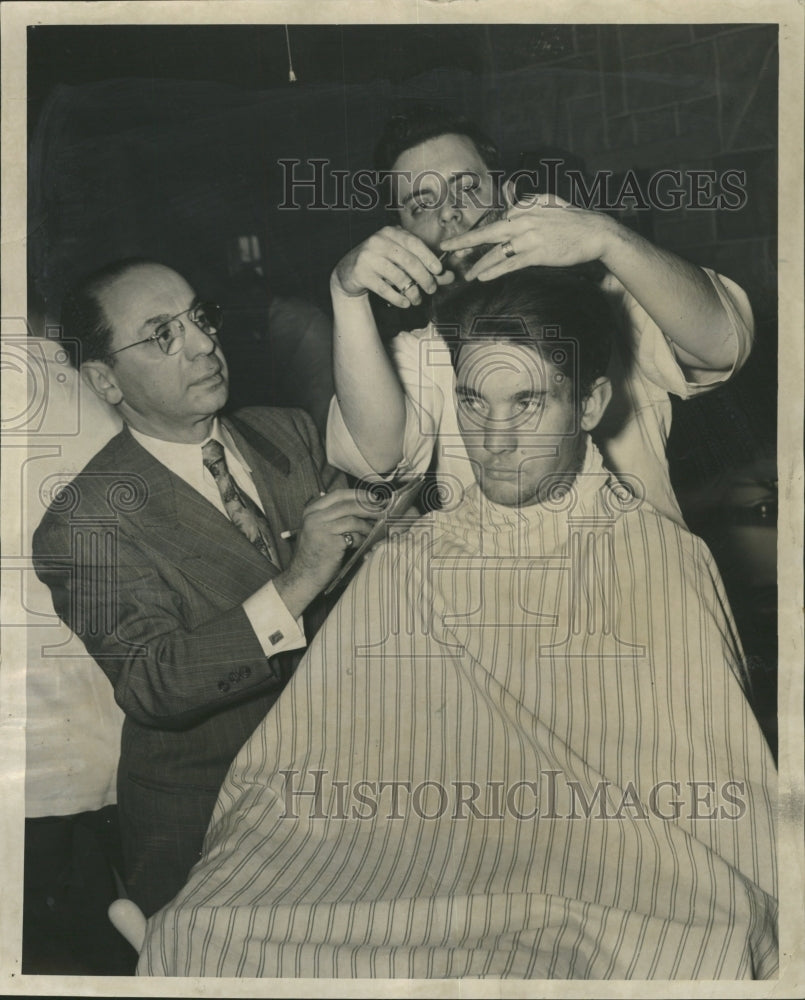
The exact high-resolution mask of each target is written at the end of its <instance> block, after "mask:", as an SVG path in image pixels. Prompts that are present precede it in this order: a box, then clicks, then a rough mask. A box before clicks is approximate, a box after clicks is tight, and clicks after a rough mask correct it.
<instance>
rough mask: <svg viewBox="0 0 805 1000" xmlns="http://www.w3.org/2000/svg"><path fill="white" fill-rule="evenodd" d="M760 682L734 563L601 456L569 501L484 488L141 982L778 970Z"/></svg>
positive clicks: (318, 703)
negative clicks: (730, 604)
mask: <svg viewBox="0 0 805 1000" xmlns="http://www.w3.org/2000/svg"><path fill="white" fill-rule="evenodd" d="M743 680H744V678H743V673H742V668H741V653H740V648H739V646H738V643H737V640H736V637H735V631H734V626H733V622H732V619H731V616H730V612H729V610H728V608H727V605H726V601H725V598H724V594H723V590H722V586H721V582H720V580H719V578H718V575H717V572H716V570H715V567H714V565H713V563H712V559H711V557H710V554H709V552H708V551H707V549H706V548H705V547H704V545H703V544H702V543H701V542H700V540H698V539H697V538H695V537H694V536H692V535H690V534H689V533H688V532H687V531H685V530H684V529H683V528H681V527H680V526H678V525H676V524H674V523H672V522H671V521H668V520H666V519H664V518H661V517H659V516H658V515H657V514H656V513H655V512H654V511H653V510H652V509H651V508H649V507H647V506H641V505H640V504H639V503H637V502H635V501H633V500H632V499H630V498H629V496H628V495H627V494H625V493H624V492H623V491H622V490H621V489H619V488H618V487H617V486H614V485H613V484H612V483H611V482H609V481H608V478H607V474H606V473H605V472H604V470H603V469H602V467H601V465H600V459H599V458H598V456H597V453H595V451H594V449H592V448H591V449H590V451H589V452H588V457H587V462H586V465H585V469H584V473H583V474H582V475H581V476H580V477H579V479H578V480H577V483H576V486H575V489H574V490H573V491H571V493H569V494H566V495H564V496H560V495H557V496H556V497H553V498H552V500H551V504H550V505H547V504H546V505H539V506H534V507H530V508H525V509H521V510H512V509H507V508H503V507H495V506H493V505H490V504H489V503H487V502H486V500H485V498H484V497H483V496H482V495H481V494H480V493H479V491H477V490H475V491H470V492H469V493H468V495H467V497H466V498H465V500H464V502H463V503H462V504H461V506H460V507H459V508H458V509H456V510H453V511H449V512H440V513H437V514H434V515H429V516H428V517H425V518H423V519H422V520H421V521H419V522H418V523H417V524H416V525H415V526H414V528H413V529H411V530H410V531H409V532H408V533H407V534H405V535H403V536H401V537H399V538H397V539H392V540H391V541H389V542H388V543H387V544H385V545H384V546H382V547H381V548H379V549H377V550H375V552H374V554H373V555H372V556H371V558H370V560H369V561H368V563H367V565H366V566H365V567H364V569H363V570H362V572H361V573H360V574H359V576H358V577H357V578H356V579H355V581H354V582H353V584H352V586H351V587H350V589H349V590H348V591H347V593H346V594H345V595H344V597H343V598H342V600H341V601H340V603H339V604H338V606H337V608H336V609H335V610H334V612H333V613H332V615H331V616H330V618H329V619H328V620H327V622H326V624H325V626H324V628H323V629H322V631H321V632H320V633H319V635H318V636H317V638H316V640H315V642H314V643H313V644H312V646H311V648H310V649H309V651H308V653H307V655H306V657H305V659H304V660H303V663H302V665H301V666H300V668H299V669H298V670H297V672H296V674H295V675H294V678H293V679H292V681H291V683H290V684H289V685H288V687H287V688H286V689H285V691H284V693H283V694H282V696H281V697H280V699H279V700H278V702H277V704H276V706H275V708H274V710H273V711H272V712H271V713H270V714H269V715H268V716H267V718H266V719H265V721H264V722H263V724H262V725H261V726H260V727H258V729H257V730H256V731H255V733H254V735H253V737H252V738H251V739H250V740H249V741H248V742H247V743H246V745H245V746H244V748H243V750H242V751H241V753H240V754H239V755H238V757H237V759H236V760H235V763H234V764H233V766H232V768H231V769H230V772H229V775H228V777H227V779H226V781H225V782H224V786H223V789H222V791H221V795H220V797H219V800H218V803H217V805H216V808H215V811H214V813H213V819H212V823H211V826H210V829H209V830H208V833H207V839H206V842H205V851H204V857H203V859H202V861H201V863H200V864H199V865H198V866H197V868H196V869H195V870H194V872H193V874H192V875H191V878H190V881H189V883H188V885H187V886H186V887H185V889H184V890H183V891H182V892H181V893H180V895H179V896H178V897H177V899H176V900H174V901H173V902H172V903H171V904H169V905H168V906H167V907H166V908H165V909H163V910H162V911H161V912H160V913H159V914H157V915H156V916H155V917H154V918H152V919H151V920H150V921H149V924H148V933H147V937H146V943H145V947H144V949H143V951H142V953H141V958H140V966H139V971H140V972H141V973H144V974H156V975H164V974H169V975H202V976H222V975H226V976H324V977H330V976H339V977H397V976H399V977H414V978H419V977H457V976H472V977H475V976H489V977H505V976H512V977H536V978H638V979H641V978H683V979H684V978H704V979H709V978H742V977H746V978H749V977H766V976H770V975H773V973H774V971H775V969H776V905H775V902H774V898H775V891H776V886H775V867H774V850H775V848H774V796H775V774H774V770H773V764H772V762H771V758H770V755H769V752H768V749H767V747H766V744H765V742H764V740H763V737H762V735H761V733H760V730H759V728H758V726H757V724H756V722H755V720H754V718H753V716H752V714H751V711H750V709H749V706H748V703H747V701H746V698H745V695H744V691H743V687H742V684H743ZM318 772H322V773H318ZM289 774H290V778H289ZM317 781H318V782H319V790H320V794H319V795H318V796H317V797H316V796H311V795H308V796H303V795H294V794H290V797H289V789H290V792H291V793H293V792H298V791H307V792H311V791H315V788H316V782H317ZM360 782H363V783H364V784H362V785H360V784H359V783H360ZM382 782H386V783H390V782H408V783H409V785H408V791H406V790H405V786H404V785H397V792H398V800H397V802H396V804H395V802H394V801H393V798H392V786H391V785H388V784H387V785H386V786H385V787H384V790H383V791H382V793H381V792H380V788H381V783H382ZM427 782H431V783H432V784H426V783H427ZM462 782H464V783H465V784H464V785H463V786H462V785H461V783H462ZM472 782H475V783H476V785H477V786H478V788H479V789H480V790H481V794H480V795H479V796H478V797H477V799H476V800H475V803H474V804H475V807H476V808H475V810H473V809H471V808H468V807H467V806H466V801H467V798H468V795H467V794H464V797H463V799H462V795H461V793H460V789H462V788H463V789H464V791H465V793H466V792H467V789H468V788H469V789H471V788H472V785H471V784H466V783H472ZM518 782H519V783H523V782H532V783H533V785H526V784H519V785H518ZM669 782H676V783H677V784H676V785H670V784H663V783H669ZM731 782H732V783H735V782H737V783H738V784H730V783H731ZM339 783H341V784H339ZM433 783H435V784H433ZM697 783H698V784H697ZM710 783H712V784H710ZM440 788H441V789H443V791H440V790H439V789H440ZM373 789H374V791H372V790H373ZM417 789H419V793H418V794H419V798H418V799H417ZM495 789H497V792H496V791H495ZM445 797H446V799H447V805H446V807H445V806H444V799H445ZM672 800H676V801H677V802H681V803H682V805H681V806H679V807H676V808H675V807H674V806H673V805H672ZM462 801H463V805H462ZM695 803H698V805H697V804H695ZM372 804H374V808H373V805H372ZM675 813H677V814H678V815H674V814H675ZM711 814H712V815H711ZM361 815H365V816H367V817H368V818H359V817H360V816H361ZM293 816H295V817H296V818H292V817H293Z"/></svg>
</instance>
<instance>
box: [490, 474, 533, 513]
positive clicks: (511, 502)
mask: <svg viewBox="0 0 805 1000" xmlns="http://www.w3.org/2000/svg"><path fill="white" fill-rule="evenodd" d="M478 485H479V486H480V487H481V492H482V493H483V495H484V496H485V497H486V499H487V500H489V501H490V502H491V503H496V504H500V506H501V507H528V506H530V505H531V504H534V503H537V496H536V493H535V491H534V490H533V489H531V490H529V489H523V488H522V487H521V485H520V484H519V483H518V482H517V480H514V481H513V482H501V481H500V480H493V479H489V478H488V477H484V478H482V479H479V480H478Z"/></svg>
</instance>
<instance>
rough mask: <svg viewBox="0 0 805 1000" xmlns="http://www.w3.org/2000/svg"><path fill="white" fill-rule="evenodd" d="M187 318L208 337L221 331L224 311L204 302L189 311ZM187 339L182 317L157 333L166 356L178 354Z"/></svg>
mask: <svg viewBox="0 0 805 1000" xmlns="http://www.w3.org/2000/svg"><path fill="white" fill-rule="evenodd" d="M186 315H187V318H188V319H189V320H190V321H191V322H192V323H195V324H196V326H198V328H199V329H200V330H203V331H204V333H206V334H207V335H208V336H212V335H216V334H218V333H219V332H220V330H221V319H222V310H221V307H220V306H218V305H216V304H215V303H214V302H202V303H200V304H199V305H197V306H195V307H194V308H193V309H190V310H188V312H187V314H186ZM184 338H185V326H184V323H183V322H182V320H181V317H179V316H176V317H174V318H173V319H172V320H170V321H169V322H168V323H164V324H163V325H162V326H160V327H159V328H158V329H157V331H156V341H157V343H158V344H159V346H160V347H161V348H162V350H163V351H164V352H165V354H176V353H177V352H178V351H180V350H181V347H182V344H183V343H184Z"/></svg>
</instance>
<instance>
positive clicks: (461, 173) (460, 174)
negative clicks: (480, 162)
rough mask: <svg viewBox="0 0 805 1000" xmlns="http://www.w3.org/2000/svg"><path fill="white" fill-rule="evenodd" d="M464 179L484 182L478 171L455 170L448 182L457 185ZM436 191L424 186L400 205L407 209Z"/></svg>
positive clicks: (406, 197)
mask: <svg viewBox="0 0 805 1000" xmlns="http://www.w3.org/2000/svg"><path fill="white" fill-rule="evenodd" d="M464 177H476V178H478V180H479V181H480V180H483V178H482V176H481V175H480V174H479V173H478V171H477V170H454V171H453V173H452V174H450V180H449V181H448V184H455V183H456V181H460V180H462V179H463V178H464ZM434 190H435V188H433V187H428V186H427V185H422V186H420V187H418V188H417V189H416V191H410V192H409V193H408V194H407V195H405V197H404V198H403V200H402V201H401V202H400V205H401V207H402V208H405V206H406V205H407V204H408V202H409V201H411V200H412V199H414V198H418V197H420V196H421V195H423V194H431V193H433V191H434Z"/></svg>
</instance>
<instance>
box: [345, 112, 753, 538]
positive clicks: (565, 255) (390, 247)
mask: <svg viewBox="0 0 805 1000" xmlns="http://www.w3.org/2000/svg"><path fill="white" fill-rule="evenodd" d="M376 166H377V168H378V170H380V171H391V172H392V174H393V176H394V177H395V178H396V180H397V181H398V184H397V188H398V190H399V204H400V209H399V225H397V226H386V227H385V228H383V229H381V230H380V231H379V232H377V233H375V234H373V235H372V236H370V237H369V239H367V240H364V242H363V243H361V244H359V245H358V246H357V247H355V248H353V249H352V250H350V252H349V253H347V254H346V255H345V256H344V258H343V259H342V260H341V261H339V263H338V264H337V266H336V268H335V270H334V272H333V276H332V280H331V283H330V287H331V292H332V300H333V316H334V329H333V360H334V375H335V387H336V396H335V397H334V398H333V401H332V403H331V408H330V414H329V420H328V425H327V456H328V459H329V461H330V462H331V463H332V464H333V465H335V466H337V467H338V468H339V469H344V470H345V471H346V472H350V473H352V474H353V475H356V476H360V477H363V478H366V479H370V478H372V477H375V476H377V475H386V474H389V473H392V472H396V473H397V474H400V475H403V474H405V473H410V472H424V471H425V470H426V469H428V467H429V466H430V464H431V461H432V460H433V459H435V463H436V472H437V475H438V478H439V480H440V481H441V482H442V484H443V485H444V487H445V488H446V489H447V491H448V492H451V493H455V492H456V491H457V490H460V489H463V488H465V487H467V486H468V485H470V484H471V483H472V481H473V475H472V469H471V467H470V463H469V462H468V461H467V456H466V454H465V453H464V449H463V446H462V445H461V442H460V441H459V440H457V439H458V427H457V423H456V412H455V408H454V407H453V404H452V400H453V385H452V381H453V376H452V371H451V368H450V364H449V361H448V360H447V358H446V350H445V345H444V343H443V342H442V339H441V337H439V335H438V333H437V332H436V331H435V330H434V329H433V326H432V325H430V324H429V325H426V326H424V327H423V326H422V316H421V311H420V310H417V309H416V308H415V307H416V306H418V305H419V304H420V303H421V302H422V298H423V295H432V294H434V293H436V292H437V289H439V290H440V286H443V285H449V283H450V282H452V281H453V279H454V277H455V275H460V276H461V277H462V278H463V279H464V280H467V281H475V280H476V279H477V280H478V281H486V280H489V279H490V278H494V277H497V276H498V275H500V274H502V273H506V272H510V271H513V270H518V269H520V268H523V267H528V266H532V265H545V266H572V265H578V264H588V265H589V266H590V267H595V268H596V269H599V268H600V269H602V270H603V272H604V274H605V277H604V278H603V282H602V287H603V288H604V290H605V291H606V292H607V294H608V295H609V296H610V298H612V300H613V302H614V303H615V304H616V305H617V308H618V309H619V310H620V311H621V312H622V313H623V318H624V323H623V324H622V329H621V330H619V333H618V336H617V338H616V341H615V344H614V349H613V352H612V361H611V365H610V370H609V372H608V373H607V374H608V376H609V378H610V382H611V383H612V405H611V406H610V407H609V410H608V412H607V414H606V417H605V419H604V420H603V421H602V423H601V425H600V426H599V428H598V429H597V433H596V442H597V443H598V445H599V446H600V448H601V451H602V454H603V456H604V459H605V460H606V462H607V466H608V468H610V469H611V470H612V471H613V472H621V471H624V472H629V473H630V474H632V475H639V476H640V479H641V481H642V483H643V485H644V491H645V495H646V497H647V498H648V499H649V500H650V502H651V503H652V505H653V506H654V507H655V508H656V509H657V510H658V511H660V512H661V513H663V514H666V515H667V516H668V517H671V518H673V519H674V520H677V521H678V522H679V523H680V524H682V523H684V522H683V519H682V513H681V511H680V509H679V505H678V504H677V500H676V497H675V496H674V492H673V489H672V487H671V480H670V475H669V471H668V462H667V459H666V455H665V449H666V443H667V440H668V434H669V431H670V427H671V402H670V399H669V396H668V394H669V393H673V394H674V395H676V396H679V397H681V398H682V399H688V398H690V397H693V396H696V395H698V394H700V393H702V392H706V391H708V390H709V389H712V388H713V387H714V386H716V385H718V384H720V383H722V382H724V381H725V380H726V379H727V378H729V377H730V375H731V374H732V372H734V371H736V370H737V369H738V368H740V366H741V365H742V364H743V363H744V361H745V360H746V358H747V356H748V354H749V350H750V347H751V343H752V332H753V321H752V312H751V309H750V308H749V303H748V301H747V298H746V295H745V294H744V293H743V291H742V290H741V289H740V288H738V286H737V285H735V284H734V283H733V282H731V281H729V279H727V278H722V277H720V276H719V275H716V274H715V273H713V272H712V271H706V270H703V269H702V268H700V267H697V266H695V265H693V264H690V263H688V262H687V261H685V260H682V259H681V258H680V257H677V256H676V255H675V254H672V253H670V252H669V251H667V250H663V249H661V248H659V247H656V246H653V245H652V244H651V243H649V242H648V241H647V240H645V239H643V238H642V237H641V236H639V235H638V234H637V233H634V232H632V231H631V230H629V229H627V228H626V227H625V226H622V225H620V224H619V223H618V222H617V221H616V220H615V219H613V218H611V217H610V216H608V215H605V214H604V213H602V212H597V211H589V210H587V209H582V208H577V207H575V206H573V205H568V204H567V203H565V202H564V201H562V199H560V198H557V197H555V196H550V197H546V196H539V197H538V198H536V199H533V200H530V201H528V202H526V203H525V204H505V203H503V207H504V208H505V217H504V218H500V217H499V212H498V209H499V208H500V207H501V204H502V202H503V199H502V193H501V192H499V191H497V190H496V175H497V176H498V177H499V173H500V172H499V170H498V166H499V154H498V151H497V149H496V148H495V146H494V145H493V144H492V142H491V141H490V140H489V139H488V138H487V137H486V136H484V135H483V133H482V132H481V131H480V130H479V129H478V128H477V127H476V126H475V125H474V124H473V123H472V122H469V121H467V120H465V119H457V118H452V117H449V116H446V115H444V114H441V113H439V112H438V111H434V110H433V109H427V108H426V109H424V110H419V111H416V112H414V113H413V114H410V115H407V116H406V115H399V116H395V118H393V119H391V121H390V122H389V124H388V126H387V128H386V131H385V132H384V135H383V137H382V138H381V141H380V143H379V145H378V150H377V155H376ZM479 256H480V259H477V258H478V257H479ZM369 292H374V293H376V294H377V295H378V296H380V298H381V299H384V300H385V301H386V302H387V303H389V304H390V305H392V306H397V307H398V308H399V309H400V310H406V309H407V310H408V311H410V312H411V313H415V312H418V313H419V315H418V317H417V320H416V322H412V323H411V324H410V325H408V326H406V327H405V329H404V330H403V331H402V332H400V333H398V335H397V336H396V337H394V339H393V340H392V341H391V344H390V349H391V357H389V355H388V354H387V352H386V351H385V350H384V349H383V348H382V347H381V344H380V339H379V334H378V328H377V324H376V322H375V318H374V315H373V312H372V308H371V304H370V300H369V294H368V293H369ZM400 315H402V316H404V315H405V313H404V312H401V313H400ZM412 318H413V317H412Z"/></svg>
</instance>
